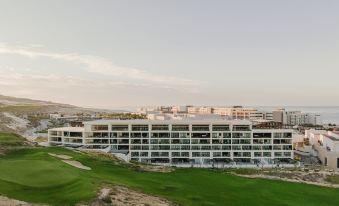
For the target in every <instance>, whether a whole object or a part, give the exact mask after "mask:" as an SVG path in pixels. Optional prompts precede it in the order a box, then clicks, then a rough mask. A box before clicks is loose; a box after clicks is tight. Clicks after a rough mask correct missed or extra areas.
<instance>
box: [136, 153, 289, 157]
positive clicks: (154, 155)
mask: <svg viewBox="0 0 339 206" xmlns="http://www.w3.org/2000/svg"><path fill="white" fill-rule="evenodd" d="M291 155H292V154H291V152H263V153H258V152H254V153H252V152H131V157H132V158H134V157H169V158H175V157H177V158H179V157H187V158H194V157H245V158H252V157H254V158H260V157H263V158H265V157H267V158H271V157H272V156H274V157H288V158H290V157H291Z"/></svg>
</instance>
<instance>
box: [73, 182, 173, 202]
mask: <svg viewBox="0 0 339 206" xmlns="http://www.w3.org/2000/svg"><path fill="white" fill-rule="evenodd" d="M80 205H82V206H85V205H88V206H108V205H114V206H174V205H176V204H174V203H172V202H170V201H168V200H165V199H162V198H159V197H156V196H152V195H147V194H144V193H141V192H138V191H135V190H131V189H129V188H126V187H122V186H113V187H104V188H102V189H101V190H100V193H99V194H98V198H97V199H96V200H94V201H92V202H90V203H88V204H80Z"/></svg>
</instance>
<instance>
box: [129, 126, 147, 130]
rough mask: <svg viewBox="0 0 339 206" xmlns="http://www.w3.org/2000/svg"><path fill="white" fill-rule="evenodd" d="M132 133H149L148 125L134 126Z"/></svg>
mask: <svg viewBox="0 0 339 206" xmlns="http://www.w3.org/2000/svg"><path fill="white" fill-rule="evenodd" d="M132 131H148V125H132Z"/></svg>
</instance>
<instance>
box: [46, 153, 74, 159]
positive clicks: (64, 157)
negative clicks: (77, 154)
mask: <svg viewBox="0 0 339 206" xmlns="http://www.w3.org/2000/svg"><path fill="white" fill-rule="evenodd" d="M48 154H49V155H51V156H53V157H57V158H60V159H63V160H69V159H72V157H71V156H68V155H57V154H53V153H48Z"/></svg>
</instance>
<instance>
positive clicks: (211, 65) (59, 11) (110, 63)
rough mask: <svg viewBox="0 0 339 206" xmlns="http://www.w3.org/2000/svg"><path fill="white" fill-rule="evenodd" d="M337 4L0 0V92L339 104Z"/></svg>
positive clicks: (104, 101) (56, 97)
mask: <svg viewBox="0 0 339 206" xmlns="http://www.w3.org/2000/svg"><path fill="white" fill-rule="evenodd" d="M338 11H339V1H337V0H332V1H331V0H322V1H319V0H284V1H278V0H256V1H252V0H210V1H207V0H177V1H175V0H160V1H159V0H134V1H130V0H121V1H119V0H96V1H87V0H72V1H69V0H25V1H21V0H0V94H3V95H9V96H16V97H27V98H33V99H41V100H50V101H54V102H60V103H69V104H74V105H78V106H85V107H98V108H107V109H114V108H124V107H132V106H142V105H189V104H193V105H260V106H266V105H270V106H292V105H298V106H301V105H302V106H311V105H312V106H338V105H339V81H338V77H339V38H338V37H339V12H338Z"/></svg>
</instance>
